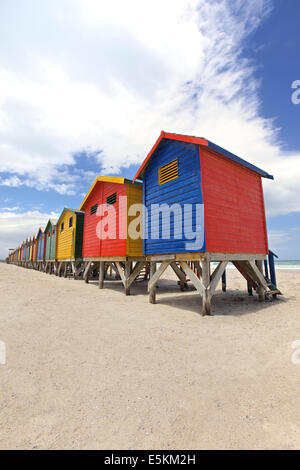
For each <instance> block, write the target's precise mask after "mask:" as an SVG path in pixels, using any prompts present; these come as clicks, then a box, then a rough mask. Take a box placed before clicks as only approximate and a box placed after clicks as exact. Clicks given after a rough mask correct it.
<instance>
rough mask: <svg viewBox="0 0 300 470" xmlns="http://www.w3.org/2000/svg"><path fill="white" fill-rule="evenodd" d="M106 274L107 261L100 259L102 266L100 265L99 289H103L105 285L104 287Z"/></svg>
mask: <svg viewBox="0 0 300 470" xmlns="http://www.w3.org/2000/svg"><path fill="white" fill-rule="evenodd" d="M104 276H105V262H104V261H100V266H99V289H103V287H104Z"/></svg>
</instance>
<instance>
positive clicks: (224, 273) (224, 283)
mask: <svg viewBox="0 0 300 470" xmlns="http://www.w3.org/2000/svg"><path fill="white" fill-rule="evenodd" d="M226 284H227V283H226V269H225V271H224V272H223V274H222V291H223V292H226V288H227V285H226Z"/></svg>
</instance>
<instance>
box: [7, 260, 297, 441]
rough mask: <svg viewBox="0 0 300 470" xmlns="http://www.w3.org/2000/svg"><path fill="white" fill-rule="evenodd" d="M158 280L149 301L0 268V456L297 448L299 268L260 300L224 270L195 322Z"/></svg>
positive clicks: (192, 296)
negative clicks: (0, 350) (12, 452)
mask: <svg viewBox="0 0 300 470" xmlns="http://www.w3.org/2000/svg"><path fill="white" fill-rule="evenodd" d="M169 276H170V277H172V275H171V273H170V272H168V273H167V275H166V277H165V279H163V280H162V281H161V282H160V283H159V288H158V295H157V302H158V303H157V304H156V305H151V304H149V303H148V296H147V295H145V293H146V284H138V285H135V286H134V287H133V288H132V295H131V296H130V297H126V296H124V294H123V289H122V287H121V284H120V282H118V281H112V282H108V283H107V284H106V287H105V289H104V290H99V289H98V288H97V284H96V283H90V284H88V285H86V284H85V283H84V282H83V281H74V280H70V279H63V278H56V277H55V276H49V275H47V274H44V273H40V272H37V271H33V270H26V269H24V268H21V267H17V266H13V265H6V264H4V263H0V286H1V312H0V320H1V323H0V340H2V341H4V342H5V344H6V349H7V358H6V364H5V365H0V382H1V387H0V449H91V448H93V449H117V448H119V449H216V448H221V449H247V448H249V449H276V448H279V449H297V448H300V416H299V409H300V394H299V390H300V365H295V364H293V362H292V353H293V349H292V343H293V342H294V341H295V340H300V270H293V271H292V270H279V271H278V274H277V276H278V286H279V288H280V289H281V290H282V292H283V293H284V296H283V297H281V298H280V300H277V301H274V302H265V303H262V304H260V303H259V302H258V300H257V296H256V295H255V296H253V297H249V296H248V294H247V292H246V285H245V284H246V283H245V281H244V280H243V278H242V277H241V276H240V274H239V273H238V272H237V271H235V270H228V271H227V277H228V292H227V293H226V294H224V293H222V292H221V290H220V289H219V290H218V291H217V295H216V296H215V297H214V299H213V303H212V311H213V316H211V317H205V318H202V317H201V315H199V312H200V311H201V302H200V298H199V296H198V294H197V293H196V291H195V290H192V289H191V290H190V291H188V292H184V293H182V292H180V290H179V288H178V286H177V285H176V283H175V282H174V281H172V280H171V278H170V277H169ZM219 287H220V286H219Z"/></svg>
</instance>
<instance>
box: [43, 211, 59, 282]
mask: <svg viewBox="0 0 300 470" xmlns="http://www.w3.org/2000/svg"><path fill="white" fill-rule="evenodd" d="M56 224H57V219H49V220H48V223H47V225H46V228H45V243H46V248H45V262H46V268H45V269H46V272H49V273H50V274H51V273H52V270H53V268H54V263H55V250H56Z"/></svg>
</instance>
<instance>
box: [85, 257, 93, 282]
mask: <svg viewBox="0 0 300 470" xmlns="http://www.w3.org/2000/svg"><path fill="white" fill-rule="evenodd" d="M91 265H92V262H91V261H89V262H88V264H87V265H86V268H85V271H84V273H83V279H84V282H85V283H86V284H88V282H89V271H90V269H91Z"/></svg>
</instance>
